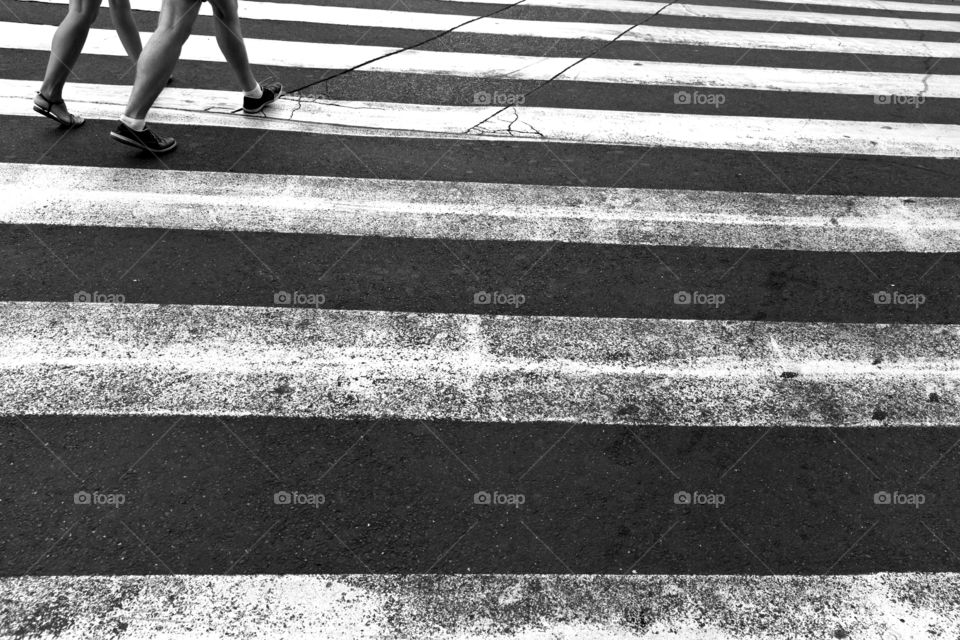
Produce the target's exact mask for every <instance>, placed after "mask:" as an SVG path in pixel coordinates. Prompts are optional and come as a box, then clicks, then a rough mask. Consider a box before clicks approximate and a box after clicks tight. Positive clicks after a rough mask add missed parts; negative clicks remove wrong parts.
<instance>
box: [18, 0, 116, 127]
mask: <svg viewBox="0 0 960 640" xmlns="http://www.w3.org/2000/svg"><path fill="white" fill-rule="evenodd" d="M100 1H101V0H70V9H69V11H67V15H66V17H65V18H64V19H63V22H61V23H60V26H59V27H57V31H56V33H54V34H53V42H52V44H51V45H50V59H49V61H48V62H47V71H46V73H45V74H44V76H43V85H42V86H41V87H40V93H42V94H43V95H44V96H45V97H46V98H47V99H48V100H52V101H54V102H59V101H60V100H62V99H63V85H64V84H65V83H66V82H67V78H68V77H69V76H70V72H71V70H72V69H73V66H74V65H75V64H76V63H77V59H78V58H79V57H80V52H81V51H82V50H83V45H84V43H85V42H86V41H87V34H88V33H89V32H90V25H92V24H93V22H94V21H95V20H96V19H97V12H98V11H99V10H100ZM34 103H36V104H37V105H39V106H41V107H44V108H47V104H46V103H45V102H44V101H43V100H42V99H39V98H34ZM49 108H50V111H52V112H53V113H55V114H56V115H58V116H60V117H61V118H63V119H65V120H69V119H70V115H69V112H68V111H67V108H66V106H65V105H62V104H58V105H50V106H49ZM78 119H79V118H78Z"/></svg>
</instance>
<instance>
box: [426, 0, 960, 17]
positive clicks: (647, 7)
mask: <svg viewBox="0 0 960 640" xmlns="http://www.w3.org/2000/svg"><path fill="white" fill-rule="evenodd" d="M441 1H442V2H456V3H462V2H464V1H465V0H441ZM469 1H470V3H471V4H496V5H502V4H505V3H504V2H503V0H469ZM754 1H755V2H771V3H776V4H785V5H789V6H796V5H801V6H816V5H821V6H825V7H848V8H852V9H870V10H883V11H915V12H919V13H942V14H952V13H960V6H957V5H956V4H934V3H932V2H899V1H894V0H809V1H803V2H791V1H790V0H754ZM523 4H524V6H527V7H554V8H558V9H580V10H586V11H613V12H617V13H640V14H647V13H650V12H652V11H656V7H662V6H663V4H661V3H656V2H637V1H636V0H524V3H523Z"/></svg>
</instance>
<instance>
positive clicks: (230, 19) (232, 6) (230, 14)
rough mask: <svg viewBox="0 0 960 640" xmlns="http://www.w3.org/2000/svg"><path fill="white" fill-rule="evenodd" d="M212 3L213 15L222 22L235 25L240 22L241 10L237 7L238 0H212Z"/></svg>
mask: <svg viewBox="0 0 960 640" xmlns="http://www.w3.org/2000/svg"><path fill="white" fill-rule="evenodd" d="M210 5H211V7H212V8H213V15H214V16H215V17H216V19H217V20H219V21H220V22H223V23H224V24H226V25H233V24H237V23H239V22H240V12H239V9H238V8H237V2H236V0H219V1H216V2H214V1H211V2H210Z"/></svg>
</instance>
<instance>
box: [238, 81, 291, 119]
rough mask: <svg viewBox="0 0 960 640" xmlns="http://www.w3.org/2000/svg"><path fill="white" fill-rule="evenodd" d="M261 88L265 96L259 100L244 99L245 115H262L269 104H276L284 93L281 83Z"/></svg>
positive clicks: (272, 83) (261, 86)
mask: <svg viewBox="0 0 960 640" xmlns="http://www.w3.org/2000/svg"><path fill="white" fill-rule="evenodd" d="M260 88H261V89H263V95H262V96H260V97H259V98H248V97H246V96H244V97H243V112H244V113H260V112H261V111H263V108H264V107H266V106H267V105H268V104H273V103H274V102H276V101H277V98H279V97H280V94H281V93H283V85H282V84H280V83H279V82H271V83H270V84H268V85H266V86H264V85H260Z"/></svg>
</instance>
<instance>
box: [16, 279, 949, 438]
mask: <svg viewBox="0 0 960 640" xmlns="http://www.w3.org/2000/svg"><path fill="white" fill-rule="evenodd" d="M465 295H466V294H465ZM469 295H471V296H472V301H473V303H474V304H475V305H476V308H477V312H478V313H484V314H489V313H491V312H493V313H496V312H497V311H502V310H505V309H510V310H520V309H522V306H523V305H524V304H525V303H526V302H527V301H528V299H530V298H532V297H534V296H536V295H537V294H536V292H533V291H527V292H521V291H509V292H508V291H503V292H500V291H476V292H472V293H470V294H469ZM335 298H336V292H335V291H304V292H300V291H277V292H274V294H273V298H272V299H266V300H264V301H263V303H264V305H265V306H264V307H224V306H192V305H145V304H126V303H125V300H124V297H123V293H122V292H113V291H111V292H97V291H94V292H90V291H81V292H77V293H76V294H75V295H74V301H72V302H64V303H50V302H35V303H34V302H4V303H0V336H2V339H3V343H4V348H3V349H2V350H0V414H4V415H26V414H29V415H51V414H56V415H63V414H66V415H173V414H176V415H205V416H210V415H221V416H226V415H274V416H286V417H317V416H321V417H326V418H334V419H349V418H356V417H360V416H381V417H390V418H399V419H414V420H430V419H445V420H459V421H468V422H502V421H507V422H517V423H519V422H539V421H557V422H579V423H597V424H664V425H688V426H697V425H701V426H702V425H717V424H721V425H728V426H764V425H770V424H778V425H786V426H810V427H823V426H837V427H839V426H860V425H871V424H875V422H874V418H873V416H874V411H875V409H876V407H877V406H878V403H881V404H883V405H884V406H885V411H886V412H887V414H888V416H889V417H888V418H887V419H886V421H885V422H884V425H886V426H896V425H901V426H902V425H914V426H918V425H926V426H934V425H936V426H956V425H957V424H960V416H957V415H950V414H949V413H947V412H945V411H942V410H940V407H942V406H943V407H946V406H953V405H954V404H955V403H956V402H957V400H958V398H956V397H955V395H956V393H957V389H958V388H960V361H958V360H956V359H955V358H954V357H953V354H956V353H960V329H958V328H957V327H956V326H949V327H943V326H935V327H934V326H928V325H856V324H812V323H756V322H743V321H708V320H696V321H695V320H647V319H621V318H575V317H550V316H515V315H466V314H430V313H399V312H386V311H340V310H327V309H324V306H325V305H326V304H327V303H328V301H333V300H335ZM725 298H726V296H725V295H724V294H723V293H722V292H709V293H704V292H689V291H677V292H676V293H675V294H673V300H674V303H676V304H681V305H683V304H698V305H699V304H706V305H713V306H714V307H716V308H719V307H720V306H722V305H723V304H724V303H725ZM906 302H910V301H906ZM906 302H905V303H906ZM897 303H898V304H899V303H900V302H899V301H898V302H897ZM875 353H882V354H883V355H884V358H883V361H884V365H883V366H880V365H878V364H876V363H875V361H874V359H873V354H875ZM944 354H950V356H949V357H947V356H945V355H944ZM785 373H786V374H787V375H784V374H785ZM281 378H282V380H283V381H284V384H285V385H286V387H287V388H289V389H290V392H289V393H287V394H285V395H282V396H278V395H277V394H275V393H273V392H272V389H275V388H276V387H277V385H278V384H279V382H278V381H279V380H281ZM92 379H96V380H97V381H98V384H97V385H90V384H89V381H90V380H92ZM373 380H376V381H377V382H376V384H373V383H372V382H371V381H373ZM130 388H136V389H138V392H137V393H136V394H131V393H129V391H128V390H129V389H130ZM22 389H31V390H32V391H31V393H29V394H24V393H22ZM931 393H937V394H938V395H939V396H940V398H941V402H940V403H931V402H929V399H928V396H929V395H930V394H931ZM813 396H826V397H829V398H831V405H830V406H831V409H830V412H829V415H824V414H823V413H822V412H821V411H820V410H819V407H818V405H817V404H816V403H810V402H809V398H810V397H813ZM625 406H630V407H632V409H631V410H630V411H623V410H622V408H623V407H625Z"/></svg>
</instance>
